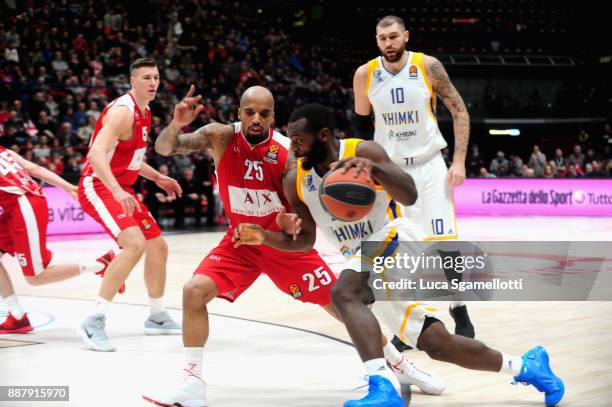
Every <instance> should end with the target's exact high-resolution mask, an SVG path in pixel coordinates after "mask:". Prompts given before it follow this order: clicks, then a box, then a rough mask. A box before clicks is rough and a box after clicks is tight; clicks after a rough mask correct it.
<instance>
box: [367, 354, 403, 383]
mask: <svg viewBox="0 0 612 407" xmlns="http://www.w3.org/2000/svg"><path fill="white" fill-rule="evenodd" d="M363 367H364V368H365V371H366V374H367V375H368V376H382V377H384V378H385V379H387V380H389V381H390V382H391V384H393V387H395V388H396V389H398V390H399V388H400V383H399V381H398V380H397V377H395V374H394V373H393V372H392V371H391V369H389V367H387V362H386V361H385V359H383V358H379V359H370V360H367V361H365V362H364V363H363Z"/></svg>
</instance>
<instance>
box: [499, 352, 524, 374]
mask: <svg viewBox="0 0 612 407" xmlns="http://www.w3.org/2000/svg"><path fill="white" fill-rule="evenodd" d="M501 354H502V366H501V369H500V370H499V371H500V372H503V373H509V374H510V375H512V376H518V375H519V374H520V373H521V367H522V366H523V359H522V358H520V357H518V356H512V355H508V354H506V353H504V352H502V353H501Z"/></svg>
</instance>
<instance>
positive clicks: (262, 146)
mask: <svg viewBox="0 0 612 407" xmlns="http://www.w3.org/2000/svg"><path fill="white" fill-rule="evenodd" d="M193 90H194V88H193V87H192V88H191V90H190V92H189V94H188V97H187V98H185V99H184V100H183V101H182V102H181V103H179V104H178V105H176V107H175V110H174V119H173V121H172V123H170V125H169V126H168V127H167V128H165V129H164V130H163V131H162V132H161V134H160V136H159V137H158V139H157V141H156V143H155V149H156V151H157V152H158V153H160V154H162V155H165V156H168V155H173V154H187V153H189V152H191V151H197V150H200V149H204V148H206V147H209V146H211V147H212V149H213V153H214V160H215V165H216V168H217V174H218V180H219V192H220V194H221V199H222V200H223V204H224V207H225V208H226V211H227V214H228V217H229V221H230V226H229V228H228V230H227V233H226V235H225V236H224V237H223V239H222V240H221V242H220V243H219V245H218V246H217V247H215V248H214V249H212V250H211V252H210V253H209V254H208V255H207V256H206V257H205V258H204V260H203V261H202V263H200V265H199V266H198V268H197V269H196V271H195V273H194V276H193V277H192V279H191V280H190V281H189V282H187V284H186V285H185V287H184V289H183V344H184V347H185V348H184V349H185V369H184V370H185V372H186V375H185V381H184V382H183V385H182V386H181V388H179V389H177V390H175V391H174V392H172V393H170V394H167V395H165V396H163V397H160V398H157V397H155V398H152V397H147V396H144V398H145V400H147V401H149V402H151V403H153V404H155V405H158V406H175V405H180V406H184V407H190V406H198V407H201V406H205V405H206V385H205V383H204V381H203V380H202V378H201V374H202V373H201V365H202V356H203V351H204V348H203V347H204V344H205V343H206V340H207V338H208V332H209V326H208V312H207V309H206V304H207V303H208V302H210V301H211V300H212V299H213V298H215V297H221V298H224V299H226V300H228V301H230V302H233V301H234V300H235V299H236V298H238V297H239V296H240V295H241V294H242V293H243V292H244V291H245V290H246V289H247V288H248V287H249V286H250V285H251V284H253V282H254V281H255V280H256V279H257V277H258V276H259V275H260V274H261V273H262V272H264V271H265V273H266V274H268V276H269V277H270V279H271V280H272V281H273V282H274V284H275V285H276V286H277V287H278V288H279V289H281V290H282V291H284V292H286V293H287V294H289V295H292V296H293V297H294V298H296V299H298V300H300V301H304V302H311V303H315V304H318V305H321V306H323V307H331V305H330V293H329V289H330V287H331V286H332V284H333V282H334V281H335V280H336V278H335V276H334V274H333V273H332V271H331V270H330V269H329V267H328V266H327V265H326V264H325V262H324V261H323V259H321V257H320V256H319V255H318V253H317V252H316V251H314V250H309V251H306V252H303V253H300V252H297V251H296V252H295V253H285V252H281V251H279V250H276V249H272V248H269V247H267V246H261V247H252V246H241V247H238V248H235V247H234V244H233V242H232V236H233V233H234V231H233V229H234V227H236V226H237V225H238V224H240V223H243V222H248V223H255V224H258V225H260V226H262V227H263V228H265V229H268V230H274V231H279V230H280V228H279V226H278V225H277V218H279V221H281V223H282V218H283V215H282V214H284V213H285V211H287V212H289V209H290V208H289V204H288V203H287V199H286V198H285V196H284V193H283V186H282V179H283V177H284V176H285V175H286V174H287V173H288V171H289V169H290V167H291V164H292V162H293V160H292V159H290V158H289V151H288V147H289V139H288V138H287V137H285V136H283V135H281V134H279V133H277V132H275V131H274V130H273V129H272V128H271V124H272V122H273V120H274V99H273V97H272V94H271V93H270V91H269V90H267V89H266V88H263V87H261V86H254V87H251V88H249V89H247V90H246V91H245V92H244V94H243V95H242V98H241V100H240V109H239V111H238V117H239V118H240V122H239V123H234V124H230V125H224V124H218V123H210V124H208V125H206V126H204V127H202V128H200V129H198V130H197V131H196V132H194V133H188V134H179V133H180V132H181V129H182V128H183V127H185V126H187V125H188V124H190V123H191V122H192V121H193V120H194V119H195V117H197V115H198V113H199V112H200V111H201V109H202V106H196V105H197V102H198V100H199V99H200V97H199V96H198V97H191V95H192V94H193ZM279 214H280V215H279ZM305 282H306V283H305Z"/></svg>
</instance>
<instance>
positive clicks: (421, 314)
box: [344, 218, 440, 349]
mask: <svg viewBox="0 0 612 407" xmlns="http://www.w3.org/2000/svg"><path fill="white" fill-rule="evenodd" d="M426 237H427V233H426V231H425V230H423V228H421V227H420V226H419V225H417V224H416V223H415V222H413V221H412V220H410V219H406V218H398V219H394V220H392V221H390V222H389V223H387V224H386V225H385V226H384V227H383V228H381V229H380V230H379V231H378V232H376V233H374V234H373V235H372V236H371V237H370V238H369V239H368V241H372V242H377V244H380V248H378V249H376V250H375V253H379V254H378V255H379V256H382V257H386V256H394V255H395V254H396V252H397V250H398V248H399V242H400V241H404V242H406V241H422V240H424V239H425V238H426ZM406 249H410V247H406ZM413 254H414V255H417V256H418V255H419V253H418V252H416V251H415V252H414V253H413ZM344 269H350V270H355V271H357V272H372V269H371V267H370V266H368V263H367V262H365V263H362V260H361V250H360V251H358V252H357V253H355V255H354V256H352V257H351V258H350V259H349V260H348V261H347V263H346V264H345V266H344ZM381 275H382V277H383V279H384V280H385V281H389V280H390V279H393V277H391V276H389V275H385V273H384V272H383V273H382V274H381ZM392 276H394V277H395V278H400V277H401V274H395V275H393V274H392ZM387 294H388V296H387V300H380V298H379V299H378V300H377V301H376V302H374V304H373V305H372V312H374V314H375V315H376V317H377V318H378V320H379V321H380V322H382V323H384V324H385V325H386V326H387V327H388V328H389V330H391V332H393V334H394V335H396V336H397V337H399V338H400V339H401V340H402V342H404V343H406V344H409V345H410V346H412V347H413V348H415V349H416V343H417V340H418V338H419V335H420V334H421V331H422V330H423V325H424V324H425V319H426V317H433V318H438V319H440V315H439V314H438V310H437V309H436V308H435V307H433V306H432V305H431V304H428V303H426V302H411V301H400V300H391V296H390V294H389V293H387Z"/></svg>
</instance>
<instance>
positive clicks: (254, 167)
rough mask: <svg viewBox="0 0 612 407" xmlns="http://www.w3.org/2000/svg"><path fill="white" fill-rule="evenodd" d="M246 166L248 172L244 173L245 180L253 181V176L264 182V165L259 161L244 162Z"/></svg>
mask: <svg viewBox="0 0 612 407" xmlns="http://www.w3.org/2000/svg"><path fill="white" fill-rule="evenodd" d="M244 166H245V167H246V170H245V172H244V179H253V176H255V178H256V179H257V180H258V181H263V163H262V162H261V161H257V160H248V159H247V160H244Z"/></svg>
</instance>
